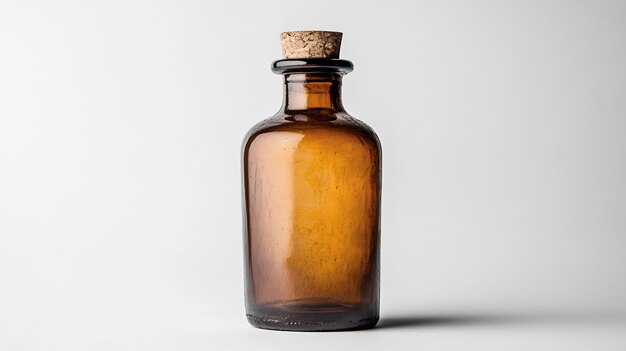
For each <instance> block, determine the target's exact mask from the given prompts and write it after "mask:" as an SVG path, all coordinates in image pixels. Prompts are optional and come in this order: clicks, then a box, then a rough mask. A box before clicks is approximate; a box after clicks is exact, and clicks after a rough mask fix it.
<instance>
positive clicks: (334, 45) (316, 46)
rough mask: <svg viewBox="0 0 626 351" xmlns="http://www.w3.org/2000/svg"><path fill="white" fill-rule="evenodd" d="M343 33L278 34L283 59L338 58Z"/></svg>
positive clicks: (299, 32) (302, 32)
mask: <svg viewBox="0 0 626 351" xmlns="http://www.w3.org/2000/svg"><path fill="white" fill-rule="evenodd" d="M342 35H343V33H339V32H327V31H297V32H283V33H280V43H281V46H282V49H283V58H286V59H299V58H339V49H341V36H342Z"/></svg>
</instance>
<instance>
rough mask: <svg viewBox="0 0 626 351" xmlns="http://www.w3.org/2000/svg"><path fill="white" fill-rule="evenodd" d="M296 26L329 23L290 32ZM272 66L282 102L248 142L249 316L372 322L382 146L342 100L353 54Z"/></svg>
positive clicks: (281, 324)
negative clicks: (279, 83) (343, 81)
mask: <svg viewBox="0 0 626 351" xmlns="http://www.w3.org/2000/svg"><path fill="white" fill-rule="evenodd" d="M293 33H314V34H315V33H322V35H326V36H325V37H324V38H326V37H327V34H324V33H328V32H290V33H283V36H285V35H293ZM331 33H334V32H331ZM335 34H338V33H335ZM305 35H306V34H305ZM308 38H310V37H308ZM292 41H293V40H292ZM304 42H306V40H304ZM284 45H285V43H284V42H283V51H284V49H285V47H284ZM322 45H325V47H328V45H326V44H324V43H322ZM272 70H273V71H274V72H275V73H278V74H282V75H284V80H285V90H284V91H285V95H284V101H283V106H282V107H281V109H280V111H279V112H278V113H277V114H276V115H274V116H273V117H271V118H269V119H267V120H265V121H263V122H261V123H259V124H258V125H256V126H255V127H254V128H252V130H251V131H250V132H249V133H248V135H247V136H246V138H245V140H244V144H243V188H244V248H245V270H246V272H245V295H246V312H247V317H248V320H249V321H250V323H251V324H252V325H254V326H256V327H260V328H266V329H278V330H302V331H326V330H349V329H364V328H371V327H373V326H374V325H376V322H377V321H378V310H379V271H380V269H379V266H380V265H379V247H380V187H381V148H380V143H379V141H378V137H377V136H376V134H375V133H374V131H373V130H372V129H371V128H370V127H368V126H367V125H365V124H364V123H363V122H360V121H358V120H357V119H355V118H353V117H351V116H350V115H348V113H347V112H346V111H345V110H344V108H343V105H342V103H341V79H342V76H343V75H344V74H346V73H348V72H350V71H351V70H352V63H351V62H350V61H347V60H341V59H338V58H328V57H312V58H311V57H307V58H296V59H294V58H287V59H283V60H278V61H275V62H274V63H273V65H272Z"/></svg>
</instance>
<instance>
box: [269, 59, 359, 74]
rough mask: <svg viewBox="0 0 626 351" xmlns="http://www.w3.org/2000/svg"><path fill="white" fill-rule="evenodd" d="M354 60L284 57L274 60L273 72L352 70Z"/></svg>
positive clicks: (342, 72)
mask: <svg viewBox="0 0 626 351" xmlns="http://www.w3.org/2000/svg"><path fill="white" fill-rule="evenodd" d="M353 69H354V65H353V64H352V62H350V61H348V60H343V59H335V58H299V59H282V60H276V61H274V62H272V72H274V73H276V74H286V73H339V74H342V75H343V74H347V73H350V72H352V70H353Z"/></svg>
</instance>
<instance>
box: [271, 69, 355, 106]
mask: <svg viewBox="0 0 626 351" xmlns="http://www.w3.org/2000/svg"><path fill="white" fill-rule="evenodd" d="M284 91H285V95H284V99H283V106H282V108H281V110H282V111H283V112H284V113H294V112H296V113H297V112H298V111H302V110H310V109H323V110H331V111H334V112H339V111H344V109H343V104H342V103H341V75H340V74H338V73H289V74H285V89H284Z"/></svg>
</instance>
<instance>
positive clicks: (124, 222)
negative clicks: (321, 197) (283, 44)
mask: <svg viewBox="0 0 626 351" xmlns="http://www.w3.org/2000/svg"><path fill="white" fill-rule="evenodd" d="M299 29H327V30H337V31H342V32H344V45H343V49H342V57H344V58H347V59H350V60H353V62H354V64H355V71H354V72H353V73H351V74H349V75H348V76H347V77H346V78H345V80H344V102H345V105H346V108H347V110H348V111H349V112H350V113H351V114H353V115H354V116H356V117H358V118H360V119H362V120H363V121H365V122H367V123H368V124H369V125H371V126H372V127H373V128H374V129H375V130H376V131H377V132H378V134H379V136H380V139H381V141H382V144H383V149H384V151H383V152H384V157H383V158H384V171H383V179H384V184H383V213H382V218H383V222H382V223H383V234H382V235H383V241H382V243H383V248H382V306H381V307H382V310H381V311H382V317H383V320H382V322H381V326H382V327H381V328H380V329H378V330H374V331H369V332H364V333H339V334H323V335H321V334H298V333H271V332H265V331H259V330H255V329H252V328H251V327H249V326H248V325H247V323H246V321H245V318H244V310H243V287H242V285H243V284H242V283H243V275H242V270H243V267H242V235H241V210H240V208H241V196H240V191H241V188H240V155H239V152H240V145H241V141H242V138H243V136H244V134H245V133H246V131H247V130H248V128H250V127H251V126H252V125H254V124H255V123H256V122H258V121H260V120H261V119H264V118H266V117H268V116H270V115H271V114H273V113H274V112H275V111H276V110H277V109H278V107H279V105H280V103H281V98H282V86H281V77H279V76H276V75H274V74H272V73H271V72H270V70H269V64H270V62H271V61H272V60H275V59H278V58H280V48H279V38H278V34H279V32H281V31H286V30H299ZM625 62H626V2H624V1H591V0H588V1H577V2H572V1H471V2H469V1H384V2H373V1H359V2H357V1H354V2H348V1H343V2H338V1H328V0H319V1H315V2H294V1H263V2H260V1H259V2H253V1H249V2H243V1H230V2H228V3H226V2H224V3H217V2H209V1H158V2H154V1H138V0H133V1H101V2H84V1H69V0H67V1H56V2H46V1H40V2H36V1H3V2H2V3H0V349H3V350H31V349H33V350H34V349H42V350H51V349H59V350H69V349H81V350H85V349H89V350H98V349H102V350H110V349H116V350H123V349H129V350H141V349H150V350H154V349H176V350H181V349H185V350H196V349H198V350H200V349H203V350H204V349H208V348H210V347H215V346H216V345H221V349H226V348H227V347H231V348H234V347H235V346H241V347H245V346H247V347H252V346H254V347H255V349H265V348H268V349H275V348H276V347H278V348H287V347H298V348H300V349H306V348H311V349H319V348H320V347H332V346H337V345H343V346H342V347H356V346H361V347H364V348H366V347H371V348H372V349H380V348H381V347H387V348H388V347H391V346H393V348H394V349H398V348H400V346H402V345H404V346H407V345H410V347H411V348H413V349H417V348H419V347H421V348H422V349H424V348H427V349H454V348H470V349H483V350H484V349H498V350H502V349H509V350H510V349H520V350H529V349H535V350H536V349H546V350H547V349H550V350H554V349H561V348H563V349H568V350H572V349H581V350H584V349H590V348H592V347H593V348H594V349H596V350H598V349H615V350H624V349H625V348H626V333H624V330H625V329H626V320H625V319H624V313H626V255H625V254H624V251H625V249H626V182H625V179H626V141H625V138H624V136H625V133H626V65H625ZM342 343H345V344H342Z"/></svg>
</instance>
